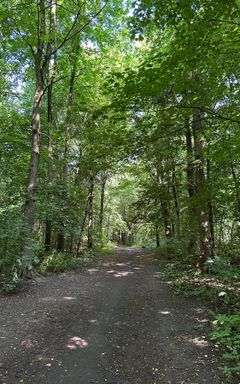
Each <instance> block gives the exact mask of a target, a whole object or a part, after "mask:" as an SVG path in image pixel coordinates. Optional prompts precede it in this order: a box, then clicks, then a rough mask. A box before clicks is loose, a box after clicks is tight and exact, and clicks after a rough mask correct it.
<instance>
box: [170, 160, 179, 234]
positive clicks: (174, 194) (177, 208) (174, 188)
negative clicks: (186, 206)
mask: <svg viewBox="0 0 240 384" xmlns="http://www.w3.org/2000/svg"><path fill="white" fill-rule="evenodd" d="M176 184H177V183H176V169H175V163H174V162H173V164H172V194H173V200H174V207H175V213H176V228H177V237H178V239H180V237H181V234H180V232H181V228H180V206H179V199H178V191H177V186H176Z"/></svg>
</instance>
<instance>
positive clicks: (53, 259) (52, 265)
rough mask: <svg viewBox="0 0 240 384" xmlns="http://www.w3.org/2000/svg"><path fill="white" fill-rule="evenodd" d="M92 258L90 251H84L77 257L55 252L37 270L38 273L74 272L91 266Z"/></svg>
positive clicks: (92, 254)
mask: <svg viewBox="0 0 240 384" xmlns="http://www.w3.org/2000/svg"><path fill="white" fill-rule="evenodd" d="M94 257H95V255H94V253H93V252H92V251H85V252H84V253H83V254H82V255H80V256H79V257H75V256H74V255H71V254H68V253H58V252H56V251H55V252H52V253H51V254H50V255H48V256H46V257H45V258H44V259H43V261H42V263H41V264H40V266H39V268H38V270H39V272H40V273H62V272H67V271H71V270H76V269H80V268H82V267H86V266H90V265H92V264H93V262H94Z"/></svg>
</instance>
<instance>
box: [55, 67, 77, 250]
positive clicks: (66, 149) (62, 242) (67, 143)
mask: <svg viewBox="0 0 240 384" xmlns="http://www.w3.org/2000/svg"><path fill="white" fill-rule="evenodd" d="M76 65H77V60H75V62H74V65H73V68H72V72H71V78H70V83H69V94H68V103H67V117H66V139H65V144H64V156H63V174H62V183H63V189H64V191H63V193H62V197H61V200H62V201H61V205H62V206H63V205H64V201H65V196H66V191H67V184H68V157H69V150H70V142H71V136H70V132H71V125H72V104H73V94H74V84H75V79H76ZM64 248H65V234H64V222H63V219H62V218H61V220H60V229H59V232H58V237H57V250H58V251H59V252H64Z"/></svg>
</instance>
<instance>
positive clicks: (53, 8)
mask: <svg viewBox="0 0 240 384" xmlns="http://www.w3.org/2000/svg"><path fill="white" fill-rule="evenodd" d="M56 26H57V0H51V2H50V35H51V38H50V42H49V44H50V48H49V50H50V51H51V52H52V51H53V50H54V49H55V46H56ZM55 66H56V55H53V57H52V58H51V60H50V61H49V68H48V75H49V76H48V77H49V82H50V84H49V86H48V93H47V122H48V188H51V186H52V183H53V167H52V166H53V164H52V163H53V149H52V137H51V134H52V132H51V128H52V124H53V111H52V92H53V84H52V82H53V80H54V76H55ZM50 199H51V193H49V192H48V201H49V200H50ZM51 237H52V220H50V218H49V216H48V214H47V217H46V221H45V251H46V252H49V251H50V250H51Z"/></svg>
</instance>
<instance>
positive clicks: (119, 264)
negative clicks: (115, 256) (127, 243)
mask: <svg viewBox="0 0 240 384" xmlns="http://www.w3.org/2000/svg"><path fill="white" fill-rule="evenodd" d="M126 265H127V264H126V263H117V264H116V266H117V267H125V266H126Z"/></svg>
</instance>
